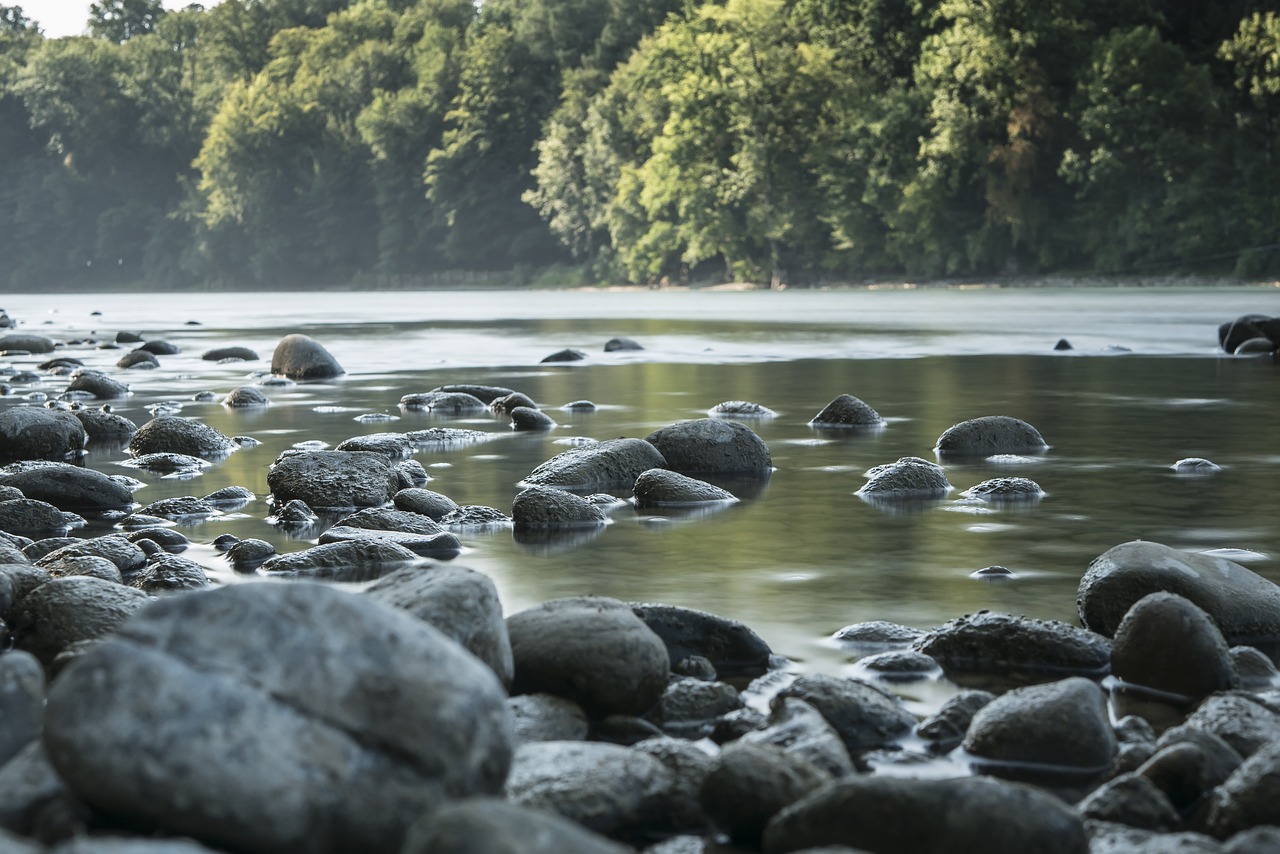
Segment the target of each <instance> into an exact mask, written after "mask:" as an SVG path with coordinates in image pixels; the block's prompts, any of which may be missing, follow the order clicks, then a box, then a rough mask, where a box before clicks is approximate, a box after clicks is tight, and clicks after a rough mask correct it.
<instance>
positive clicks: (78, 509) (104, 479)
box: [0, 462, 133, 513]
mask: <svg viewBox="0 0 1280 854" xmlns="http://www.w3.org/2000/svg"><path fill="white" fill-rule="evenodd" d="M0 485H3V486H12V487H14V488H15V489H20V490H21V491H22V494H23V495H25V496H26V497H27V498H33V499H36V500H38V501H45V502H48V503H49V504H52V505H53V506H54V507H57V508H58V509H60V510H68V511H71V512H74V513H86V512H101V511H105V510H125V509H128V508H130V507H132V506H133V492H132V491H131V490H130V489H129V487H128V486H126V485H125V484H124V483H122V482H120V481H118V480H115V479H114V478H111V477H108V476H107V475H105V474H103V473H102V472H100V471H98V470H96V469H89V468H81V467H80V466H73V465H70V464H67V463H53V462H49V463H43V464H39V465H32V464H24V465H15V466H6V467H5V468H3V469H0Z"/></svg>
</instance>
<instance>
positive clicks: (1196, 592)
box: [1076, 540, 1280, 653]
mask: <svg viewBox="0 0 1280 854" xmlns="http://www.w3.org/2000/svg"><path fill="white" fill-rule="evenodd" d="M1160 591H1166V592H1169V593H1176V594H1178V595H1179V596H1182V597H1183V598H1185V599H1189V600H1191V601H1192V602H1194V603H1195V604H1196V605H1198V606H1199V607H1200V608H1202V609H1203V610H1204V611H1205V613H1207V614H1208V615H1209V616H1210V617H1211V618H1212V619H1213V622H1214V623H1216V624H1217V626H1218V629H1219V630H1220V631H1221V632H1222V634H1223V637H1225V638H1226V640H1227V643H1228V644H1229V645H1232V646H1235V645H1237V644H1247V645H1250V646H1256V647H1258V648H1259V649H1261V650H1262V651H1263V652H1267V653H1271V652H1272V651H1273V650H1275V649H1276V648H1277V647H1280V587H1277V586H1276V585H1275V584H1273V583H1272V582H1270V581H1268V580H1266V579H1265V578H1263V577H1262V576H1260V575H1257V574H1256V573H1254V572H1252V571H1250V570H1248V569H1246V568H1244V567H1243V566H1241V565H1239V564H1237V563H1233V562H1232V561H1229V560H1226V559H1225V558H1220V557H1215V556H1212V555H1206V554H1195V553H1190V552H1182V551H1179V550H1177V549H1172V548H1169V547H1168V546H1163V545H1160V544H1159V543H1149V542H1143V541H1141V540H1136V541H1134V542H1129V543H1124V544H1122V545H1118V546H1116V547H1114V548H1112V549H1110V550H1108V551H1106V552H1104V553H1103V554H1102V555H1100V556H1099V557H1097V558H1096V559H1095V560H1094V561H1093V563H1091V564H1090V565H1089V569H1088V571H1087V572H1085V574H1084V577H1083V578H1081V579H1080V588H1079V591H1078V592H1077V594H1076V605H1077V607H1078V608H1079V611H1080V622H1081V623H1082V624H1083V625H1084V626H1085V627H1086V628H1088V629H1090V630H1092V631H1095V632H1098V633H1099V634H1102V635H1106V636H1107V637H1110V636H1112V635H1114V634H1115V631H1116V629H1117V628H1119V625H1120V621H1121V619H1123V617H1124V615H1125V614H1126V613H1128V611H1129V609H1130V608H1131V607H1133V605H1134V603H1136V602H1137V601H1138V600H1139V599H1141V598H1142V597H1144V596H1146V595H1148V594H1150V593H1157V592H1160Z"/></svg>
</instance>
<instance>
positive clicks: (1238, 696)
mask: <svg viewBox="0 0 1280 854" xmlns="http://www.w3.org/2000/svg"><path fill="white" fill-rule="evenodd" d="M1185 726H1186V727H1187V728H1188V729H1193V730H1201V731H1202V732H1207V733H1211V734H1213V735H1216V736H1218V737H1219V738H1221V739H1222V740H1223V741H1225V742H1226V743H1227V744H1229V745H1231V747H1232V748H1233V749H1234V750H1235V751H1236V752H1237V753H1239V754H1240V755H1241V756H1243V757H1245V758H1248V757H1250V756H1252V755H1253V754H1254V753H1256V752H1258V751H1259V750H1260V749H1262V748H1263V747H1265V746H1266V745H1268V744H1270V743H1271V742H1273V741H1280V711H1277V710H1276V709H1275V708H1274V707H1272V706H1271V705H1269V704H1267V703H1265V702H1263V701H1262V700H1261V699H1260V698H1258V697H1256V696H1254V695H1252V694H1246V693H1244V692H1242V691H1231V692H1224V693H1221V694H1214V695H1212V696H1211V697H1209V698H1207V699H1206V700H1205V701H1204V702H1203V703H1201V704H1200V707H1199V708H1197V709H1196V710H1195V711H1194V712H1193V713H1192V714H1191V715H1190V716H1189V717H1188V718H1187V720H1186V724H1185Z"/></svg>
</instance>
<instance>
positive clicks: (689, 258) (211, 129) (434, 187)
mask: <svg viewBox="0 0 1280 854" xmlns="http://www.w3.org/2000/svg"><path fill="white" fill-rule="evenodd" d="M87 25H88V33H89V34H88V35H86V36H76V37H68V38H56V39H51V38H46V37H45V36H44V35H43V34H42V33H41V31H40V29H39V27H38V26H37V25H36V24H35V23H34V22H33V21H32V20H31V19H30V18H29V17H28V16H27V15H26V14H25V13H24V12H23V10H22V8H21V7H20V6H14V5H0V235H3V237H2V238H0V248H2V250H3V251H0V292H3V291H33V290H42V289H68V288H74V289H81V290H84V289H90V290H91V289H96V288H103V289H106V288H113V287H148V288H157V289H160V288H188V287H214V288H217V287H222V288H229V287H240V288H243V287H267V288H271V287H298V286H308V285H310V286H351V287H378V286H383V287H416V286H430V285H431V284H433V283H435V284H439V283H446V284H447V283H456V282H465V281H468V280H480V279H483V278H484V277H486V276H491V275H496V276H499V277H501V279H502V280H503V281H505V282H508V283H513V284H528V283H534V284H537V283H551V282H560V283H577V284H593V283H606V282H610V283H621V282H633V283H650V284H652V283H672V284H680V283H690V282H695V283H706V282H717V281H740V282H757V283H773V284H779V283H788V284H793V285H805V284H816V283H856V282H865V281H874V280H884V279H887V278H895V277H896V278H900V277H912V278H929V279H947V278H958V277H1001V276H1029V275H1058V274H1070V275H1100V276H1126V275H1136V274H1148V273H1158V274H1168V273H1194V274H1201V273H1205V272H1213V273H1215V274H1225V275H1231V276H1237V277H1244V278H1257V277H1262V276H1270V275H1275V274H1277V273H1280V0H1272V2H1245V1H1244V0H1218V1H1217V2H1215V0H1206V1H1205V2H1195V3H1188V2H1186V0H1113V2H1107V3H1094V2H1088V1H1087V0H713V2H698V0H483V2H473V0H223V1H222V2H219V3H217V4H216V5H210V6H209V7H208V8H205V7H202V6H200V5H198V4H193V5H191V6H188V7H186V8H185V9H182V10H180V11H169V12H166V11H165V9H164V8H163V7H162V6H161V5H160V2H159V0H99V2H97V3H95V4H94V5H93V7H92V9H91V11H90V17H89V20H88V21H87Z"/></svg>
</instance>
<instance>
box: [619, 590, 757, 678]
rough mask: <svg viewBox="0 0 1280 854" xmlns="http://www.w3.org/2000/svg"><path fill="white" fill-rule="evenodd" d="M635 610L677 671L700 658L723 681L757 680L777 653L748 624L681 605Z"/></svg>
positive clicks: (634, 607)
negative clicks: (691, 658)
mask: <svg viewBox="0 0 1280 854" xmlns="http://www.w3.org/2000/svg"><path fill="white" fill-rule="evenodd" d="M631 610H632V611H633V612H634V613H635V615H636V616H637V617H639V618H640V619H641V620H643V621H644V624H645V625H646V626H648V627H649V628H650V629H651V630H652V631H653V632H654V633H655V634H656V635H657V636H658V637H659V638H661V639H662V642H663V644H664V645H665V646H666V649H667V655H668V658H669V660H670V663H671V666H672V667H673V668H674V667H676V666H677V665H678V664H679V663H680V662H682V661H684V660H685V659H687V658H689V657H690V656H700V657H702V658H705V659H706V660H707V661H709V662H710V663H711V666H712V667H713V668H715V672H716V674H717V675H718V676H719V677H720V678H722V679H754V678H756V677H757V676H762V675H764V673H765V672H766V671H767V670H768V669H769V657H770V656H771V655H773V650H771V649H770V648H769V645H768V644H767V643H765V640H764V638H762V637H760V635H758V634H757V633H756V632H755V631H754V630H753V629H751V627H750V626H747V625H746V624H745V623H741V622H739V621H737V620H732V619H729V618H728V617H721V616H718V615H716V614H709V613H707V612H705V611H698V610H695V609H693V608H685V607H682V606H680V605H664V604H659V603H645V604H633V605H632V606H631Z"/></svg>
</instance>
